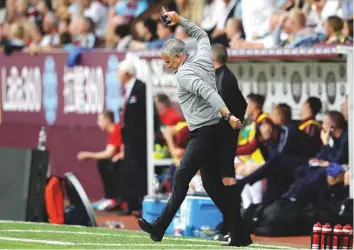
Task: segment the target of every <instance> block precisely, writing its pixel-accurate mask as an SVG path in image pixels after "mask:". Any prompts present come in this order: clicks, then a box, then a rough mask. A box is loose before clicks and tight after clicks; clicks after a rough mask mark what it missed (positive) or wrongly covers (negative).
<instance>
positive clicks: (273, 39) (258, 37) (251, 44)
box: [229, 12, 292, 49]
mask: <svg viewBox="0 0 354 250" xmlns="http://www.w3.org/2000/svg"><path fill="white" fill-rule="evenodd" d="M288 17H289V14H288V13H287V12H285V13H284V12H283V13H274V14H273V15H272V16H271V17H270V20H269V21H267V22H266V24H267V27H265V29H266V31H264V30H262V32H261V33H260V34H255V35H254V36H253V37H252V41H245V40H244V39H243V38H240V37H236V36H234V37H233V39H232V40H231V41H230V43H229V46H230V47H231V48H255V49H263V48H273V47H279V46H283V44H284V41H285V40H286V39H287V38H288V36H289V34H290V33H291V32H292V28H291V27H290V26H289V25H288V24H287V20H288Z"/></svg>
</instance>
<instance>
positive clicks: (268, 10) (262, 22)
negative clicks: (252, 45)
mask: <svg viewBox="0 0 354 250" xmlns="http://www.w3.org/2000/svg"><path fill="white" fill-rule="evenodd" d="M275 2H276V1H273V0H264V1H258V0H248V1H244V0H243V1H241V9H242V24H243V29H244V31H245V35H246V41H247V42H254V40H256V39H255V38H257V37H263V36H264V35H265V34H267V33H268V32H269V28H270V27H269V23H270V19H271V16H272V14H273V13H274V11H275V9H276V3H275Z"/></svg>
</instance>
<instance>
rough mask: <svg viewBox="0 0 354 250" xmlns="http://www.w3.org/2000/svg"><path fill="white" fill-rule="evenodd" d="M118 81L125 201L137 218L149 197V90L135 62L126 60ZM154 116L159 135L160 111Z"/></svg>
mask: <svg viewBox="0 0 354 250" xmlns="http://www.w3.org/2000/svg"><path fill="white" fill-rule="evenodd" d="M118 78H119V80H120V81H121V84H122V92H123V98H124V103H123V105H122V109H121V112H120V114H121V116H120V124H121V128H122V137H123V143H124V152H125V154H124V161H123V167H122V171H121V173H120V174H121V176H120V178H122V183H123V185H124V186H123V187H122V188H121V190H124V195H123V196H124V197H123V199H124V200H126V201H127V202H128V210H127V211H126V213H128V214H131V213H134V214H135V212H140V210H141V204H142V200H143V198H144V196H145V195H146V193H147V145H146V144H147V131H146V128H147V125H146V98H147V97H146V86H145V83H143V82H142V81H140V80H138V79H137V78H136V68H135V65H134V63H133V62H132V61H128V60H125V61H123V62H121V63H120V64H119V66H118ZM148 98H149V97H148ZM150 98H152V97H150ZM154 114H155V115H154V130H155V131H158V129H159V118H158V114H157V112H156V109H155V113H154Z"/></svg>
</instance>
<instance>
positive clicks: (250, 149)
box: [235, 94, 272, 209]
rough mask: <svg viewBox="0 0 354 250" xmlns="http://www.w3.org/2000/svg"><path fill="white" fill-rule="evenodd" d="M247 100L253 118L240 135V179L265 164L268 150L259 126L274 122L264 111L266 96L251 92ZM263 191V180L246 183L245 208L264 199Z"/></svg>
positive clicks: (243, 200)
mask: <svg viewBox="0 0 354 250" xmlns="http://www.w3.org/2000/svg"><path fill="white" fill-rule="evenodd" d="M246 100H247V103H248V106H247V110H246V116H247V118H250V119H252V123H251V124H250V125H249V126H247V127H245V128H244V129H242V130H241V132H240V135H239V139H238V146H237V151H236V155H237V157H235V173H236V177H237V178H238V179H240V178H244V177H245V176H248V175H249V174H251V173H252V172H253V171H254V169H257V168H259V167H260V166H261V165H263V164H264V162H265V159H267V157H268V151H267V149H266V146H265V144H264V142H263V141H262V140H261V138H260V136H259V135H260V132H259V127H260V125H261V124H262V123H269V124H272V121H271V120H270V118H269V117H268V115H267V114H266V113H264V112H263V104H264V96H262V95H257V94H250V95H248V96H247V98H246ZM262 192H263V184H262V182H261V180H260V181H258V182H255V183H253V184H251V185H249V184H246V185H245V187H244V188H243V190H242V193H241V198H242V202H243V208H244V209H247V208H248V207H249V206H251V205H252V204H254V205H257V204H259V203H260V202H261V201H262Z"/></svg>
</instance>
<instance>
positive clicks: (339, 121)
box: [309, 111, 349, 166]
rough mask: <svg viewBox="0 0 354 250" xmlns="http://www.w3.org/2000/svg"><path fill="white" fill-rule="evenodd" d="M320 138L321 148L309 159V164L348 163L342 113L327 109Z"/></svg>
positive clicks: (345, 125)
mask: <svg viewBox="0 0 354 250" xmlns="http://www.w3.org/2000/svg"><path fill="white" fill-rule="evenodd" d="M321 139H322V143H323V148H322V150H321V151H320V152H319V153H318V154H317V155H316V157H315V158H313V159H311V160H310V161H309V163H310V164H311V165H315V164H318V165H320V166H326V165H327V166H328V163H329V162H336V163H340V164H346V163H348V158H349V156H348V145H349V144H348V143H349V142H348V132H347V123H346V121H345V118H344V116H343V114H342V113H340V112H338V111H329V112H327V113H326V115H325V116H324V117H323V123H322V131H321Z"/></svg>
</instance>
